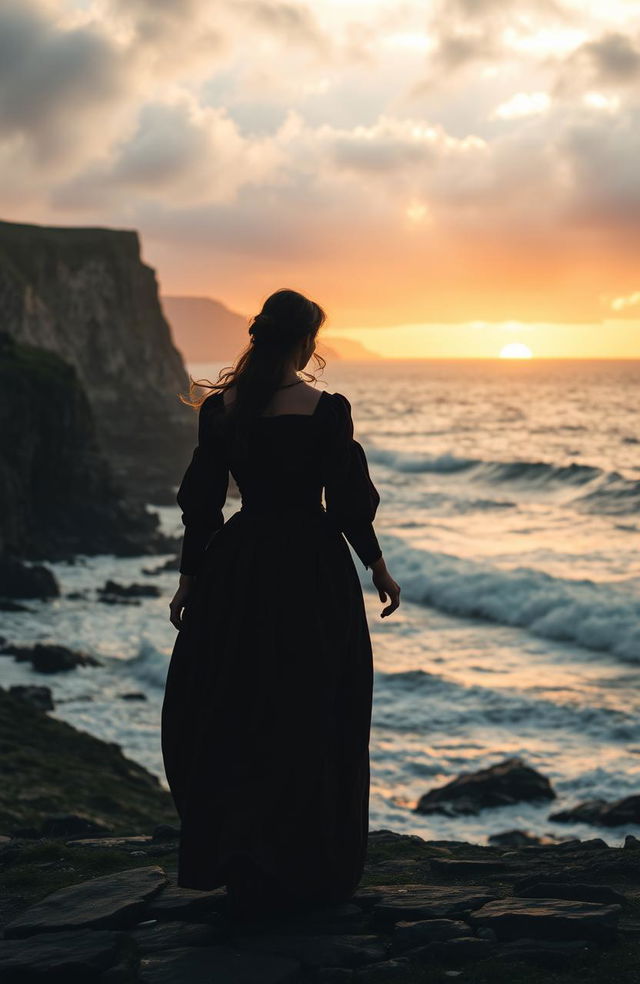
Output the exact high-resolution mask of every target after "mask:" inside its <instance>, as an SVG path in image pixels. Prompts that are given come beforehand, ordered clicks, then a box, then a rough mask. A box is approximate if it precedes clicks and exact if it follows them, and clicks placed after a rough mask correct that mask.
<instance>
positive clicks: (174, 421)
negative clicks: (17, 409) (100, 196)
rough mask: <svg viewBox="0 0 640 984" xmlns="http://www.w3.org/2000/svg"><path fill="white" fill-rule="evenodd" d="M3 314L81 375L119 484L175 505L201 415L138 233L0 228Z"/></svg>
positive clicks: (21, 335)
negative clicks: (186, 399)
mask: <svg viewBox="0 0 640 984" xmlns="http://www.w3.org/2000/svg"><path fill="white" fill-rule="evenodd" d="M0 311H2V320H3V329H4V330H5V331H6V332H8V333H9V334H10V335H11V336H12V337H14V338H15V339H16V340H17V341H19V342H23V343H26V344H29V345H31V346H35V347H38V348H44V349H47V350H49V351H51V352H54V353H56V354H57V355H59V356H60V357H61V358H62V359H64V361H65V362H68V363H69V364H70V365H72V366H73V367H74V368H75V369H76V372H77V374H78V378H79V380H80V383H81V385H82V387H84V389H85V391H86V393H87V396H88V399H89V402H90V404H91V408H92V410H93V414H94V419H95V423H96V428H97V433H98V440H99V443H100V445H101V447H102V448H103V449H104V451H105V452H106V454H107V457H108V460H109V463H110V465H111V467H112V469H113V471H114V474H115V478H116V481H117V483H118V484H120V485H121V486H122V487H123V488H124V489H125V490H126V491H127V492H128V494H129V495H130V496H131V497H134V498H136V499H138V500H139V501H141V502H156V503H165V504H169V503H173V501H174V489H175V486H176V485H177V484H178V482H179V481H180V478H181V474H182V472H183V471H184V469H185V468H186V465H187V464H188V462H189V459H190V456H191V452H192V449H193V445H194V444H195V433H196V415H195V414H194V413H193V412H192V411H191V410H190V409H189V408H188V407H185V406H184V405H183V404H181V403H180V401H179V400H178V397H177V394H178V393H180V392H186V390H187V388H188V378H187V375H186V373H185V369H184V366H183V363H182V359H181V357H180V353H179V352H178V350H177V349H176V348H175V347H174V345H173V342H172V339H171V332H170V328H169V325H168V323H167V321H166V320H165V318H164V315H163V312H162V308H161V305H160V300H159V297H158V289H157V282H156V277H155V273H154V271H153V269H151V267H149V266H147V265H146V264H144V263H143V262H142V261H141V258H140V244H139V240H138V234H137V232H135V231H134V230H115V229H100V228H59V227H51V226H39V225H26V224H22V223H14V222H0ZM52 410H53V408H52ZM57 412H58V413H59V411H57ZM52 415H53V414H52Z"/></svg>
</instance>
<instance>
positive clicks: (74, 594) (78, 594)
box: [65, 589, 89, 601]
mask: <svg viewBox="0 0 640 984" xmlns="http://www.w3.org/2000/svg"><path fill="white" fill-rule="evenodd" d="M88 597H89V595H88V592H87V591H86V589H85V590H84V591H69V592H68V593H67V594H66V595H65V598H69V600H70V601H85V600H86V599H87V598H88Z"/></svg>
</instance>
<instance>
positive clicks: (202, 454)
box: [162, 391, 381, 902]
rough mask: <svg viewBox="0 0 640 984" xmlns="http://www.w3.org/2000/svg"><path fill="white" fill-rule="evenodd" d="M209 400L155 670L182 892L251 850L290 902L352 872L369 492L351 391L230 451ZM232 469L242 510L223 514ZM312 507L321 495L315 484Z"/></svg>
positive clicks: (365, 692) (361, 791) (367, 699)
mask: <svg viewBox="0 0 640 984" xmlns="http://www.w3.org/2000/svg"><path fill="white" fill-rule="evenodd" d="M224 412H225V405H224V402H223V399H222V394H221V393H215V394H213V395H211V396H210V397H208V398H207V400H206V401H205V402H204V403H203V405H202V406H201V408H200V411H199V434H198V446H197V447H196V449H195V451H194V453H193V458H192V461H191V463H190V465H189V467H188V469H187V470H186V473H185V475H184V478H183V480H182V483H181V486H180V490H179V492H178V496H177V500H178V504H179V505H180V507H181V510H182V521H183V523H184V526H185V530H184V539H183V544H182V554H181V563H180V570H181V572H182V573H185V574H194V575H196V577H195V581H194V587H193V589H192V594H191V595H190V597H189V600H188V602H187V605H186V607H185V610H184V613H183V622H182V628H181V629H180V631H179V632H178V635H177V637H176V640H175V645H174V649H173V653H172V657H171V662H170V665H169V670H168V675H167V679H166V686H165V694H164V702H163V707H162V752H163V757H164V765H165V770H166V775H167V780H168V783H169V786H170V789H171V793H172V795H173V798H174V802H175V805H176V808H177V811H178V814H179V816H180V820H181V836H180V847H179V858H178V879H177V881H178V885H180V886H182V887H184V888H196V889H212V888H216V887H219V886H222V885H224V884H228V878H229V872H230V871H231V870H233V864H234V863H235V862H237V860H238V859H239V858H242V857H244V858H245V859H247V858H248V859H249V860H250V862H252V863H253V864H256V865H258V867H259V868H260V870H261V871H263V872H265V873H266V875H267V876H268V877H269V878H270V879H271V880H272V883H275V884H277V885H278V886H281V887H282V889H283V891H284V892H285V893H287V894H288V895H289V896H293V897H294V898H296V899H300V900H311V901H312V902H314V901H321V902H331V901H340V900H343V899H347V898H349V897H350V896H351V894H352V893H353V891H354V889H355V888H356V887H357V885H358V883H359V881H360V878H361V876H362V870H363V866H364V860H365V854H366V846H367V834H368V807H369V780H370V773H369V736H370V724H371V706H372V688H373V661H372V649H371V640H370V636H369V629H368V625H367V620H366V615H365V608H364V601H363V596H362V589H361V586H360V580H359V578H358V573H357V571H356V568H355V565H354V562H353V559H352V557H351V553H350V551H349V548H348V546H347V542H346V541H345V539H344V537H343V535H342V534H343V533H344V535H345V536H346V537H347V539H348V541H349V542H350V543H351V545H352V546H353V548H354V551H355V552H356V554H357V556H358V557H359V559H360V560H361V561H362V563H363V564H364V565H365V567H368V566H369V565H370V564H371V563H373V561H375V560H376V559H377V558H378V557H379V556H380V555H381V551H380V546H379V544H378V540H377V538H376V534H375V532H374V529H373V526H372V520H373V519H374V517H375V514H376V509H377V507H378V504H379V501H380V497H379V495H378V492H377V491H376V488H375V486H374V485H373V483H372V481H371V478H370V476H369V470H368V466H367V461H366V457H365V453H364V451H363V449H362V446H361V445H360V444H359V443H358V442H357V441H356V440H355V439H354V437H353V421H352V417H351V406H350V403H349V401H348V399H347V398H346V397H345V396H343V395H342V394H341V393H328V392H325V391H323V392H322V393H321V395H320V398H319V402H318V403H317V405H316V409H315V410H314V412H313V413H312V414H279V415H275V416H270V417H268V416H264V417H258V418H256V419H255V420H253V421H252V424H251V433H250V452H249V454H248V455H247V456H245V458H244V459H243V461H242V463H240V462H238V461H236V460H234V454H233V452H230V451H229V450H228V448H227V446H226V445H225V442H224V441H223V440H222V438H221V437H220V436H219V432H218V428H217V427H216V420H215V418H216V416H217V415H218V414H223V413H224ZM229 470H230V471H231V473H232V474H233V476H234V478H235V480H236V482H237V484H238V488H239V490H240V493H241V501H242V504H241V508H240V509H239V510H238V511H237V512H235V513H234V514H233V515H232V516H231V517H230V518H229V519H228V520H227V522H226V523H225V522H224V518H223V514H222V506H223V505H224V502H225V498H226V493H227V488H228V480H229ZM323 488H324V501H325V505H324V506H323V504H322V490H323Z"/></svg>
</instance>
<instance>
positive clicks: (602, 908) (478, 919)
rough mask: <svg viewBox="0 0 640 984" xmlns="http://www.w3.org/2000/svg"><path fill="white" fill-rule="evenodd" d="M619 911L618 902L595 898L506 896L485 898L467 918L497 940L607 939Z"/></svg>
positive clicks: (611, 938)
mask: <svg viewBox="0 0 640 984" xmlns="http://www.w3.org/2000/svg"><path fill="white" fill-rule="evenodd" d="M621 911H622V909H621V906H619V905H599V904H598V903H595V902H574V901H570V900H567V899H549V898H547V899H522V898H520V899H519V898H510V899H500V900H498V901H495V902H488V903H487V904H486V905H483V906H482V908H480V909H477V910H476V911H475V912H472V913H471V915H470V917H469V921H470V922H471V924H472V925H474V926H484V927H488V928H489V929H492V930H493V931H494V933H495V934H496V936H497V938H498V939H499V940H515V939H517V938H518V937H529V938H532V939H547V940H576V939H581V940H598V941H599V942H609V941H611V940H613V939H614V938H615V935H616V931H617V925H618V918H619V916H620V912H621Z"/></svg>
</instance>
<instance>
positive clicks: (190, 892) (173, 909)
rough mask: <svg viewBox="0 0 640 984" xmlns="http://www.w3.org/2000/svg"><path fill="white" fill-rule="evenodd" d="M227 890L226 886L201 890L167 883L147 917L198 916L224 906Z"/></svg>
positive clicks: (150, 906)
mask: <svg viewBox="0 0 640 984" xmlns="http://www.w3.org/2000/svg"><path fill="white" fill-rule="evenodd" d="M226 900H227V892H226V889H224V888H214V889H213V890H212V891H210V892H199V891H197V890H196V889H194V888H178V886H177V885H171V884H168V885H166V886H165V887H164V888H163V889H161V891H160V892H159V893H158V894H157V895H155V896H154V897H153V898H152V899H151V901H150V903H149V905H148V906H147V908H146V909H145V917H146V918H147V919H180V918H187V917H189V916H197V915H199V914H200V913H203V912H210V911H211V910H213V909H219V908H222V907H223V906H224V905H226Z"/></svg>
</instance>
